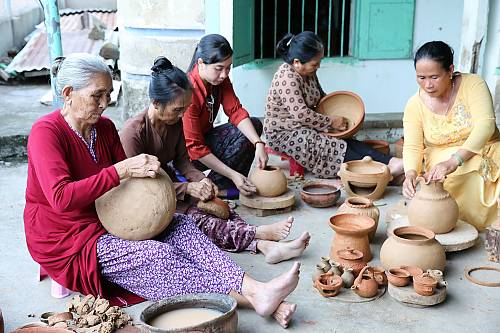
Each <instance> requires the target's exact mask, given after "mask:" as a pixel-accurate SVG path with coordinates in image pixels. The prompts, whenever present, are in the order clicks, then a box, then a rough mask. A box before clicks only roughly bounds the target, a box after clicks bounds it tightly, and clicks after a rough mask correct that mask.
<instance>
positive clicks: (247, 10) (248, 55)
mask: <svg viewBox="0 0 500 333" xmlns="http://www.w3.org/2000/svg"><path fill="white" fill-rule="evenodd" d="M254 32H255V1H253V0H233V50H234V55H233V67H236V66H240V65H243V64H246V63H248V62H250V61H253V60H254V45H255V40H254Z"/></svg>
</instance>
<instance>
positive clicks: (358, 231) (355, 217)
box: [328, 213, 375, 235]
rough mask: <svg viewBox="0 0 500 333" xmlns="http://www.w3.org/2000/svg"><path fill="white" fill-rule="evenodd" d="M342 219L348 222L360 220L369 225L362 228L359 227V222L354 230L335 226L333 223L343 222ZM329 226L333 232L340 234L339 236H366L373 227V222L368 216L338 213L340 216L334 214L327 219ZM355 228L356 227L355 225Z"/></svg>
mask: <svg viewBox="0 0 500 333" xmlns="http://www.w3.org/2000/svg"><path fill="white" fill-rule="evenodd" d="M343 219H348V220H354V221H356V220H358V221H359V220H362V221H363V222H366V223H368V224H369V225H368V226H366V227H364V226H360V225H359V224H360V223H359V222H358V225H357V228H356V229H355V230H353V229H349V228H346V227H345V226H339V225H336V224H335V222H336V221H337V222H338V221H343ZM328 223H329V225H330V227H331V228H332V229H333V230H335V232H338V233H341V234H346V235H355V234H360V235H361V234H366V235H368V233H369V232H370V230H371V229H372V228H373V227H374V226H375V220H374V219H372V218H371V217H369V216H365V215H357V214H350V213H340V214H335V215H333V216H331V217H330V219H329V222H328ZM355 226H356V225H355Z"/></svg>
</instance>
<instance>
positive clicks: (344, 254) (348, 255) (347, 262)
mask: <svg viewBox="0 0 500 333" xmlns="http://www.w3.org/2000/svg"><path fill="white" fill-rule="evenodd" d="M337 257H338V261H339V264H340V266H342V268H343V269H344V270H345V269H346V268H352V270H353V273H354V274H355V275H356V276H357V275H358V274H359V272H360V271H361V270H362V269H363V267H365V266H366V263H367V262H366V261H365V260H363V252H361V251H359V250H356V249H351V248H346V249H341V250H338V251H337Z"/></svg>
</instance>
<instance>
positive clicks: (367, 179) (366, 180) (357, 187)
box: [338, 156, 392, 200]
mask: <svg viewBox="0 0 500 333" xmlns="http://www.w3.org/2000/svg"><path fill="white" fill-rule="evenodd" d="M338 175H339V176H340V179H341V180H342V184H344V188H345V191H346V193H347V194H348V195H349V196H350V197H353V196H360V197H365V198H368V199H371V200H377V199H379V198H381V197H382V195H384V191H385V188H386V187H387V184H388V183H389V181H391V180H392V176H391V172H390V170H389V167H388V166H387V165H385V164H384V163H380V162H376V161H374V160H373V159H372V158H371V157H370V156H365V157H363V159H362V160H356V161H349V162H345V163H342V164H341V165H340V171H339V172H338Z"/></svg>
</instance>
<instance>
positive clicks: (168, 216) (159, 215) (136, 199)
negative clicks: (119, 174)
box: [95, 170, 176, 240]
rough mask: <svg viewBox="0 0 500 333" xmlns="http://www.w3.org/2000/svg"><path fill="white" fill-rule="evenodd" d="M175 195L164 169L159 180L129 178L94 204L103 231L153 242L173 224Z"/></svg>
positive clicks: (126, 237) (158, 176) (157, 177)
mask: <svg viewBox="0 0 500 333" xmlns="http://www.w3.org/2000/svg"><path fill="white" fill-rule="evenodd" d="M175 205H176V196H175V190H174V185H173V184H172V181H171V180H170V177H169V176H168V175H167V173H166V172H165V171H163V170H160V172H159V173H158V174H157V175H156V178H127V179H125V180H122V181H121V183H120V185H119V186H118V187H115V188H113V189H111V190H110V191H108V192H106V193H105V194H103V195H102V196H101V197H100V198H98V199H97V200H96V201H95V207H96V210H97V215H98V216H99V220H100V221H101V223H102V225H103V226H104V228H105V229H106V230H107V231H108V232H109V233H110V234H113V235H115V236H117V237H120V238H123V239H128V240H144V239H151V238H153V237H155V236H157V235H158V234H160V233H161V232H162V231H163V230H165V229H166V228H167V226H168V225H169V224H170V222H171V221H172V217H173V215H174V213H175Z"/></svg>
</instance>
